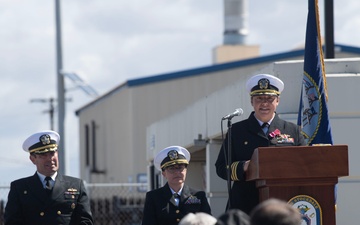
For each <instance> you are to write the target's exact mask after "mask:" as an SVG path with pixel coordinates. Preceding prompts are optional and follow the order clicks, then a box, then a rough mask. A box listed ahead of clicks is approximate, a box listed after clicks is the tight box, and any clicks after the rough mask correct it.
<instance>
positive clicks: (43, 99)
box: [30, 98, 55, 130]
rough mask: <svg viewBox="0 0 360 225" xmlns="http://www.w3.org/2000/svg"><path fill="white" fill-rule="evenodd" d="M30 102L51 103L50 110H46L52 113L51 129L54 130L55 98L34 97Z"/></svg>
mask: <svg viewBox="0 0 360 225" xmlns="http://www.w3.org/2000/svg"><path fill="white" fill-rule="evenodd" d="M30 102H31V103H33V102H40V103H50V104H49V110H46V111H44V112H45V113H49V114H50V130H54V111H55V107H54V98H34V99H31V100H30Z"/></svg>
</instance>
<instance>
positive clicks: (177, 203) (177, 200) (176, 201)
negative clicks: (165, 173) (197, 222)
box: [173, 193, 180, 206]
mask: <svg viewBox="0 0 360 225" xmlns="http://www.w3.org/2000/svg"><path fill="white" fill-rule="evenodd" d="M173 198H174V201H175V205H176V206H178V205H179V202H180V195H178V193H174V194H173Z"/></svg>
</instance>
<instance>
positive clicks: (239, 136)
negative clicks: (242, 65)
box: [215, 74, 306, 214]
mask: <svg viewBox="0 0 360 225" xmlns="http://www.w3.org/2000/svg"><path fill="white" fill-rule="evenodd" d="M246 89H247V91H248V92H249V94H250V101H251V105H252V107H253V109H254V111H253V112H252V113H251V114H250V116H249V118H247V119H245V120H243V121H240V122H237V123H234V124H233V126H232V129H231V153H230V154H231V160H232V161H231V162H230V163H229V165H227V164H228V162H227V157H228V156H227V154H228V152H227V149H228V134H227V135H226V138H225V140H224V142H223V144H222V146H221V149H220V152H219V155H218V158H217V161H216V163H215V166H216V173H217V175H218V176H219V177H221V178H223V179H225V180H227V173H228V170H229V172H230V178H231V181H234V183H233V186H232V188H231V191H230V196H229V202H228V203H230V208H237V209H240V210H242V211H244V212H245V213H247V214H250V212H251V210H252V209H253V208H254V207H255V206H256V205H257V204H258V203H259V193H258V189H257V188H256V186H255V181H246V177H245V173H246V171H247V169H248V166H249V163H250V159H251V156H252V154H253V152H254V150H255V149H256V148H258V147H268V146H271V147H275V146H279V147H281V146H298V145H306V143H305V140H304V137H303V135H302V134H301V129H300V127H299V126H297V125H296V124H294V123H291V122H288V121H285V120H283V119H281V118H280V117H279V115H278V114H277V113H276V107H277V106H278V105H279V103H280V93H281V92H282V90H283V89H284V83H283V82H282V81H281V80H280V79H279V78H277V77H275V76H273V75H270V74H258V75H255V76H253V77H251V78H250V79H249V80H248V81H247V83H246ZM228 206H229V205H228Z"/></svg>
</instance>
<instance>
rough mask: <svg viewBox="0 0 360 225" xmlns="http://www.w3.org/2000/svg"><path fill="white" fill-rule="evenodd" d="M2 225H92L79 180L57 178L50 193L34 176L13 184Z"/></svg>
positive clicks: (82, 186) (59, 176)
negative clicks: (3, 224)
mask: <svg viewBox="0 0 360 225" xmlns="http://www.w3.org/2000/svg"><path fill="white" fill-rule="evenodd" d="M4 218H5V225H45V224H46V225H60V224H69V225H80V224H84V225H85V224H86V225H91V224H93V220H92V215H91V211H90V204H89V199H88V196H87V193H86V190H85V186H84V184H83V182H82V180H80V179H78V178H74V177H69V176H62V175H59V174H58V175H57V177H56V180H55V184H54V187H53V189H52V190H51V191H48V190H46V189H44V188H43V184H42V182H41V181H40V179H39V176H38V175H37V173H35V174H34V175H33V176H30V177H26V178H22V179H19V180H16V181H13V182H12V183H11V185H10V192H9V195H8V202H7V204H6V207H5V215H4Z"/></svg>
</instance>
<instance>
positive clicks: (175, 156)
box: [167, 150, 179, 160]
mask: <svg viewBox="0 0 360 225" xmlns="http://www.w3.org/2000/svg"><path fill="white" fill-rule="evenodd" d="M167 155H168V157H169V158H170V160H175V159H178V158H179V155H178V152H177V151H176V150H171V151H169V152H168V154H167Z"/></svg>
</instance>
